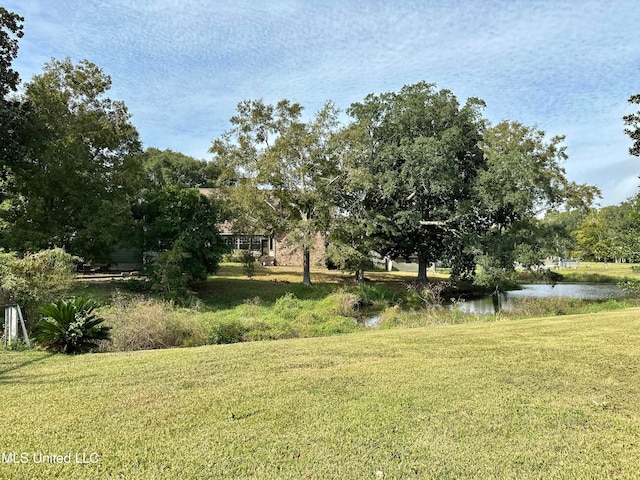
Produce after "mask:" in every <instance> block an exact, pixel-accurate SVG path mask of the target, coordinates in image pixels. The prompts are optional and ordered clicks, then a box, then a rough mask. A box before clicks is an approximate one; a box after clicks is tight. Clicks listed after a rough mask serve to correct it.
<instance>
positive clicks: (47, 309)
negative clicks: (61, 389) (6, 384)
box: [33, 298, 111, 354]
mask: <svg viewBox="0 0 640 480" xmlns="http://www.w3.org/2000/svg"><path fill="white" fill-rule="evenodd" d="M97 306H98V305H97V304H96V303H95V302H93V301H92V300H88V299H85V298H77V299H73V300H68V301H65V300H57V301H56V302H52V303H50V304H48V305H45V306H44V307H42V308H40V309H39V310H38V312H39V313H41V314H42V315H44V318H43V319H42V320H41V321H40V323H38V325H37V327H36V330H35V332H34V336H33V337H34V339H35V341H36V342H37V343H38V344H39V345H40V346H41V347H43V348H45V349H46V350H52V351H55V352H59V353H66V354H76V353H85V352H89V351H91V350H94V349H96V348H98V342H99V341H105V340H109V338H110V336H109V330H111V327H108V326H105V325H102V323H103V322H104V319H102V318H99V317H97V316H96V314H95V313H94V310H95V308H96V307H97Z"/></svg>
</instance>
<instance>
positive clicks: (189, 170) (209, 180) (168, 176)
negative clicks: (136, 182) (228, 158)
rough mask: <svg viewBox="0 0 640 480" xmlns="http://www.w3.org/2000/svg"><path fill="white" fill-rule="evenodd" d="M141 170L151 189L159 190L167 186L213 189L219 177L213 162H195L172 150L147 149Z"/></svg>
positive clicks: (217, 169) (191, 158)
mask: <svg viewBox="0 0 640 480" xmlns="http://www.w3.org/2000/svg"><path fill="white" fill-rule="evenodd" d="M142 161H143V168H144V172H145V176H146V177H147V181H148V182H149V184H150V186H151V188H153V189H157V190H161V189H163V188H166V187H168V186H169V185H175V186H178V187H182V188H201V187H213V186H215V184H216V180H217V178H218V176H219V175H220V169H219V167H218V166H217V165H216V164H214V163H213V162H206V161H204V160H196V159H195V158H193V157H189V156H188V155H184V154H182V153H180V152H174V151H172V150H162V151H161V150H158V149H157V148H153V147H150V148H147V150H146V151H145V153H144V155H143V158H142Z"/></svg>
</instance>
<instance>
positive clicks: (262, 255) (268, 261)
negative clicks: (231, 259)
mask: <svg viewBox="0 0 640 480" xmlns="http://www.w3.org/2000/svg"><path fill="white" fill-rule="evenodd" d="M218 228H219V229H220V236H221V237H222V239H223V241H224V243H225V244H226V245H228V246H229V247H230V248H231V250H232V251H234V252H242V251H248V252H251V253H252V254H253V255H254V256H255V257H256V258H257V259H258V262H260V263H261V264H262V265H263V266H274V265H302V252H300V251H299V250H298V249H296V248H295V247H292V246H291V245H289V244H288V242H287V241H286V235H256V234H253V235H252V234H247V233H242V232H238V231H235V230H234V227H233V224H231V223H229V222H225V223H223V224H221V225H219V227H218ZM325 249H326V246H325V240H324V236H323V235H321V234H317V235H316V238H315V240H314V245H313V248H312V249H311V264H312V265H324V260H325V259H324V252H325Z"/></svg>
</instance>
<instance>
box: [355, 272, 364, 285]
mask: <svg viewBox="0 0 640 480" xmlns="http://www.w3.org/2000/svg"><path fill="white" fill-rule="evenodd" d="M356 281H357V282H358V285H364V269H362V268H359V269H358V270H356Z"/></svg>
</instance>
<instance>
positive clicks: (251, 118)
mask: <svg viewBox="0 0 640 480" xmlns="http://www.w3.org/2000/svg"><path fill="white" fill-rule="evenodd" d="M302 111H303V107H302V106H301V105H300V104H298V103H292V102H290V101H289V100H281V101H280V102H278V103H277V105H267V104H265V103H264V102H262V100H253V101H243V102H240V103H239V104H238V107H237V115H235V116H234V117H232V118H231V123H232V125H233V128H232V129H231V130H230V131H229V132H227V133H225V134H224V135H223V136H222V137H221V138H220V139H217V140H216V141H214V143H213V145H212V147H211V149H210V152H211V153H213V154H214V158H215V160H214V161H215V162H216V164H217V165H218V166H219V168H220V170H221V171H222V172H227V173H228V172H233V174H232V175H230V177H228V182H229V183H231V185H232V186H233V188H232V190H233V191H234V195H235V196H237V197H238V200H239V201H237V202H235V203H236V204H237V205H243V206H244V209H245V213H244V214H243V215H242V216H243V217H244V218H247V217H249V218H248V221H247V222H238V224H239V228H251V227H254V228H259V229H260V230H262V231H270V232H272V233H273V232H279V233H286V234H287V236H288V239H289V240H290V241H291V242H292V243H294V244H295V246H296V247H297V248H299V249H300V250H301V251H302V253H303V263H304V269H303V271H304V273H303V282H304V283H305V284H308V285H310V284H311V277H310V256H309V254H310V250H311V248H312V246H313V241H314V238H315V235H316V234H317V233H318V232H323V231H326V229H327V227H328V224H329V221H330V217H331V214H332V213H333V209H332V204H331V196H330V195H329V193H328V186H329V184H330V182H331V180H332V179H333V178H334V177H335V175H336V173H337V167H338V164H337V161H336V158H334V156H333V155H332V152H331V148H330V138H331V135H332V133H333V131H334V130H335V127H336V124H337V110H336V109H335V107H334V106H333V105H332V104H331V103H327V104H326V105H325V106H324V107H323V108H322V109H321V110H320V111H319V112H318V113H317V114H316V116H315V117H314V118H313V119H312V120H310V121H309V122H303V121H302ZM225 175H227V174H226V173H225ZM223 176H224V175H223ZM225 178H226V177H225ZM256 205H259V207H257V208H256ZM241 233H249V232H245V231H243V232H241Z"/></svg>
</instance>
